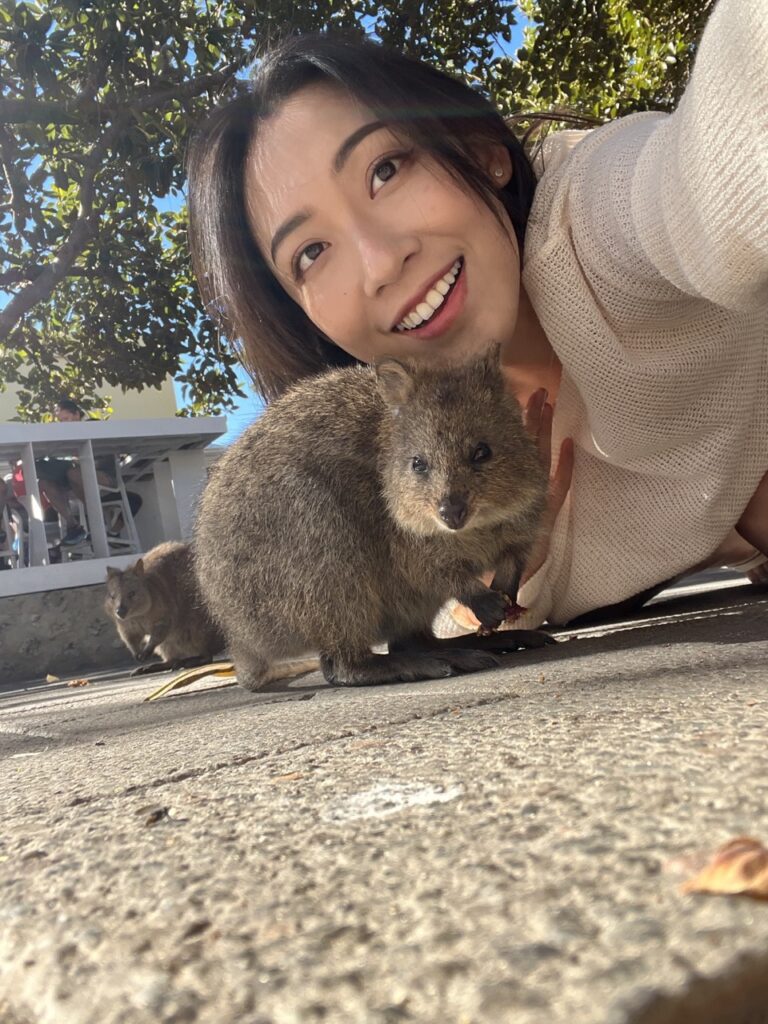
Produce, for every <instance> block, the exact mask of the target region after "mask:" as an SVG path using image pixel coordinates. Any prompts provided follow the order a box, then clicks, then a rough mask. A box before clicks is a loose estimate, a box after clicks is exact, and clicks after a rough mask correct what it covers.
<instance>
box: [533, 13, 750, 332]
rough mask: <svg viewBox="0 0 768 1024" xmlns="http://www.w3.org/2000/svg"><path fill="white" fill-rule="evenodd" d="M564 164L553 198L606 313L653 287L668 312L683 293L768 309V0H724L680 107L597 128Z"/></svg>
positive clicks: (642, 312)
mask: <svg viewBox="0 0 768 1024" xmlns="http://www.w3.org/2000/svg"><path fill="white" fill-rule="evenodd" d="M564 173H566V174H567V197H566V196H565V195H564V190H563V186H564V184H565V181H564V179H563V177H562V176H561V175H557V174H556V175H555V176H554V177H555V180H554V181H553V182H552V186H551V187H552V189H553V194H552V198H553V199H554V204H553V207H554V208H557V207H558V206H560V212H561V215H562V216H564V217H567V219H568V220H569V221H570V230H571V232H572V244H573V246H574V249H575V250H576V253H577V255H578V258H579V260H580V263H581V267H582V271H583V273H584V274H585V276H586V278H587V280H588V281H589V283H590V285H591V287H592V288H593V291H594V294H596V295H599V296H601V297H602V296H606V298H607V302H606V307H607V308H606V312H607V314H608V316H610V315H611V312H612V307H613V306H614V304H616V303H617V304H618V305H617V306H616V312H617V314H618V316H619V318H620V319H623V320H624V321H625V325H626V322H627V319H630V318H631V317H627V314H631V312H632V310H631V309H630V308H629V307H630V306H631V305H633V303H632V300H631V297H632V296H633V295H634V296H635V297H637V296H638V295H643V294H645V296H646V297H647V298H648V299H652V300H653V302H657V303H659V306H658V307H656V308H657V309H658V311H659V314H660V317H667V316H668V315H669V308H668V307H669V305H671V304H674V302H675V299H674V293H676V294H677V296H678V301H679V297H680V293H683V294H685V295H687V296H690V297H692V298H694V299H696V298H701V299H705V300H707V301H708V302H712V303H716V304H717V305H720V306H723V307H725V308H727V309H732V310H741V311H759V310H764V309H766V308H768V0H720V2H719V3H718V4H717V6H716V7H715V9H714V11H713V13H712V15H711V17H710V19H709V22H708V24H707V27H706V29H705V31H704V34H703V36H702V39H701V42H700V45H699V51H698V53H697V57H696V61H695V66H694V69H693V72H692V74H691V78H690V81H689V83H688V85H687V88H686V91H685V94H684V96H683V98H682V99H681V101H680V104H679V106H678V108H677V110H676V111H675V112H674V113H673V114H671V115H664V114H653V113H651V114H638V115H632V116H630V117H625V118H621V119H619V120H618V121H616V122H614V123H612V124H610V125H607V126H605V127H604V128H601V129H597V130H596V131H594V132H590V133H589V135H588V136H587V138H585V140H584V141H583V142H582V143H581V144H580V145H579V146H578V147H577V148H576V149H575V150H574V153H573V155H572V158H571V159H570V160H569V161H568V168H567V171H564ZM557 178H560V182H559V185H560V187H559V188H558V182H557V180H556V179H557ZM545 182H546V177H545V179H544V182H542V184H545ZM545 187H546V186H545ZM555 192H559V193H560V194H559V196H557V197H556V196H555V195H554V193H555ZM558 198H560V199H562V200H563V204H562V205H560V204H558V202H557V199H558ZM550 226H551V225H550ZM665 307H667V308H665ZM634 312H635V313H636V314H637V316H638V317H639V318H640V319H641V320H646V318H647V317H649V316H652V312H651V309H650V308H646V309H643V308H639V307H638V308H635V309H634Z"/></svg>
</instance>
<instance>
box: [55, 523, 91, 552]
mask: <svg viewBox="0 0 768 1024" xmlns="http://www.w3.org/2000/svg"><path fill="white" fill-rule="evenodd" d="M86 536H87V535H86V532H85V527H83V526H71V527H70V528H69V529H68V530H67V532H66V533H65V534H64V536H63V537H62V538H61V546H62V547H64V548H69V547H73V546H74V545H75V544H79V543H80V542H81V541H83V540H85V538H86Z"/></svg>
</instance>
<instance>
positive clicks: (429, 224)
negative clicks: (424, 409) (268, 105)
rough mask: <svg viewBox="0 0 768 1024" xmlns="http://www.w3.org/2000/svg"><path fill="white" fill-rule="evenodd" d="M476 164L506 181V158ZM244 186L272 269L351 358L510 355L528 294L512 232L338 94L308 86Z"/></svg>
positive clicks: (286, 107)
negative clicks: (498, 346)
mask: <svg viewBox="0 0 768 1024" xmlns="http://www.w3.org/2000/svg"><path fill="white" fill-rule="evenodd" d="M481 162H483V166H485V167H486V169H487V172H488V174H489V176H490V177H491V179H492V180H493V181H495V182H498V183H499V184H500V185H501V184H504V183H506V181H508V179H509V175H510V173H511V171H510V164H509V157H508V154H507V153H506V151H505V150H503V149H502V150H501V152H500V153H498V154H497V153H494V154H488V157H487V160H485V161H482V158H481ZM498 170H501V174H500V175H496V176H494V172H495V171H498ZM245 184H246V192H247V197H248V211H247V212H248V218H249V221H250V224H251V228H252V230H253V232H254V235H255V237H256V239H257V241H258V243H259V245H260V247H261V250H262V252H263V253H264V257H265V259H266V260H267V262H268V264H269V265H270V266H272V267H273V270H274V273H275V275H276V277H277V278H278V280H279V281H280V282H281V284H282V285H283V287H284V288H285V290H286V291H287V292H288V294H289V295H291V296H292V298H293V299H295V301H296V302H297V303H298V304H299V305H300V306H301V307H302V308H303V310H304V311H305V312H306V314H307V316H308V317H309V318H310V319H311V320H312V321H313V322H314V323H315V324H316V325H317V326H318V327H319V328H320V330H321V331H323V332H324V333H325V334H326V335H327V336H328V337H329V338H331V339H332V340H333V341H334V342H335V343H336V344H337V345H339V347H340V348H342V349H344V350H345V351H346V352H348V353H349V354H350V355H352V356H355V357H356V358H358V359H361V360H363V361H364V362H367V363H370V362H373V361H374V360H375V359H377V358H380V357H381V356H384V355H392V356H401V357H402V356H411V357H416V358H420V357H425V356H426V357H429V356H430V355H432V354H438V353H439V354H440V355H441V356H449V357H451V356H454V357H457V356H465V355H469V354H470V353H473V352H479V351H482V350H484V349H485V348H487V346H488V345H489V343H490V342H492V341H499V342H501V343H502V345H505V344H507V345H508V344H509V342H510V340H511V338H512V335H513V333H514V328H515V323H516V320H517V310H518V292H519V280H520V259H519V252H518V246H517V241H516V239H515V236H514V232H513V230H512V227H511V225H509V227H508V229H507V228H504V227H502V225H501V224H500V223H499V221H498V220H497V219H496V217H495V216H494V215H493V213H492V212H491V210H489V209H488V207H487V206H486V205H484V204H483V203H482V202H481V201H480V200H479V199H478V198H476V197H475V196H474V195H473V194H471V193H469V192H468V191H465V190H463V189H461V188H459V187H458V186H457V185H456V184H455V183H454V182H453V181H452V180H451V179H450V177H449V176H448V174H447V173H446V172H445V171H444V170H443V169H442V168H441V167H440V166H439V165H438V164H436V163H435V162H434V160H432V159H431V158H430V157H429V156H428V155H426V154H424V153H422V152H420V151H419V150H418V149H414V147H413V145H412V144H411V143H408V142H404V141H403V140H401V139H399V138H398V137H397V135H395V134H394V133H393V131H391V130H390V129H388V128H386V127H385V126H378V127H377V126H376V123H375V118H374V117H373V115H372V114H371V113H370V112H369V111H367V110H366V109H365V108H363V107H361V106H359V105H358V104H357V103H356V102H355V101H354V100H352V99H351V98H349V97H348V96H346V95H344V94H343V93H341V92H340V91H338V90H336V89H334V88H332V87H330V86H327V85H315V86H309V87H307V88H305V89H303V90H302V91H301V92H299V93H296V94H295V95H294V96H293V97H291V98H290V99H288V100H287V101H286V102H285V103H284V104H283V105H282V107H281V108H280V109H279V111H278V112H277V113H276V114H275V115H274V116H273V117H272V118H270V119H269V120H267V121H266V122H264V123H263V124H262V125H261V126H260V129H259V132H258V135H257V138H256V140H255V141H254V144H253V145H252V147H251V152H250V154H249V157H248V162H247V168H246V177H245ZM500 209H501V206H500ZM502 221H503V223H504V224H505V225H506V224H508V218H507V217H506V214H504V213H503V216H502Z"/></svg>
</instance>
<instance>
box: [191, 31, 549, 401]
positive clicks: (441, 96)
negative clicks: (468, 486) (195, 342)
mask: <svg viewBox="0 0 768 1024" xmlns="http://www.w3.org/2000/svg"><path fill="white" fill-rule="evenodd" d="M317 83H326V84H335V85H338V86H339V87H341V88H342V89H344V90H345V91H346V92H347V94H349V95H351V96H353V97H354V98H356V99H357V100H358V101H359V102H360V103H361V104H362V105H363V106H365V107H367V108H368V109H369V110H370V111H371V112H372V114H373V115H374V116H375V117H376V118H377V119H378V120H381V121H384V122H386V123H387V124H389V125H390V126H391V127H392V128H393V129H394V130H395V131H396V132H397V133H398V134H399V135H401V136H403V137H404V138H405V139H407V140H408V141H410V142H413V143H414V145H416V146H417V147H418V148H420V149H421V150H423V151H425V152H427V153H429V154H430V155H431V156H432V158H433V159H434V160H436V161H437V162H438V163H439V164H440V165H441V166H442V167H443V168H444V169H445V170H446V171H447V172H448V173H449V174H450V175H451V176H452V177H453V179H454V180H455V181H456V182H457V183H458V184H459V185H461V186H462V187H464V188H466V189H468V190H470V191H471V192H473V193H474V194H475V195H477V196H478V197H479V198H480V199H481V200H482V201H483V202H484V203H485V204H486V205H487V206H488V207H489V208H490V209H491V210H493V211H494V212H495V209H496V207H495V206H494V200H498V199H500V200H501V202H502V203H503V205H504V208H505V209H506V212H507V214H508V215H509V218H510V221H511V223H512V227H513V229H514V231H515V234H516V236H517V241H518V245H519V246H520V249H521V251H522V246H523V237H524V234H525V226H526V221H527V219H528V212H529V210H530V207H531V202H532V201H533V192H534V188H535V176H534V173H533V171H532V169H531V165H530V163H529V161H528V158H527V157H526V154H525V151H524V149H523V146H522V144H521V143H520V142H519V141H518V140H517V138H516V137H515V136H514V135H513V133H512V132H511V130H510V129H509V128H508V126H507V125H506V124H505V122H504V120H503V119H502V117H501V115H500V114H499V112H498V111H497V110H496V109H495V108H494V106H493V105H492V104H491V103H490V102H489V100H488V99H486V98H485V97H484V96H482V95H481V94H480V93H478V92H476V91H475V90H473V89H471V88H470V87H469V86H467V85H466V84H465V83H464V82H462V81H460V80H458V79H455V78H451V77H450V76H449V75H447V74H444V73H443V72H441V71H438V70H437V69H436V68H434V67H432V66H430V65H429V64H425V63H422V62H420V61H415V60H412V59H410V58H408V57H404V56H403V55H402V54H400V53H397V52H395V51H393V50H388V49H386V48H385V47H383V46H380V45H378V44H376V43H373V42H369V41H360V40H354V41H351V40H347V39H345V38H343V37H338V36H334V35H332V34H329V35H326V34H312V35H303V36H297V37H294V38H292V39H288V40H287V41H285V42H284V43H282V44H281V45H279V46H278V47H277V48H275V49H274V50H272V51H271V52H270V53H269V54H268V55H267V56H266V57H265V58H264V59H263V60H262V61H261V62H260V63H259V65H258V67H257V69H256V71H255V72H254V74H253V77H252V79H251V83H250V86H249V88H248V89H247V91H246V92H244V93H243V94H242V95H240V96H238V97H236V98H235V99H233V100H230V101H229V102H228V103H227V104H226V105H224V106H222V107H220V108H219V109H217V110H215V111H213V113H212V114H211V115H210V116H209V118H208V119H207V121H206V122H205V123H204V125H203V126H202V128H201V130H200V131H199V132H198V134H197V135H196V137H195V139H194V141H193V143H192V146H191V149H190V152H189V157H188V170H189V217H190V242H191V248H192V259H193V263H194V268H195V273H196V275H197V280H198V283H199V286H200V288H201V291H202V295H203V301H204V302H205V305H206V308H207V310H208V313H209V314H210V315H211V316H212V317H213V318H214V319H215V320H217V321H218V323H219V324H220V326H221V327H222V329H223V331H224V333H225V334H226V335H227V336H228V338H229V340H230V342H231V343H232V344H233V345H234V346H235V349H236V351H237V352H238V355H239V357H240V359H241V361H242V362H243V364H244V366H245V367H246V369H247V370H248V372H249V373H250V375H251V377H252V378H253V381H254V384H255V386H256V388H257V390H258V391H259V392H260V393H261V394H262V395H263V396H264V397H265V398H266V399H267V400H270V399H272V398H275V397H277V396H278V395H280V394H281V393H282V392H283V391H284V390H285V388H286V387H288V386H289V385H290V384H292V383H294V382H295V381H296V380H298V379H300V378H301V377H306V376H309V375H311V374H314V373H318V372H320V371H322V370H325V369H328V368H329V367H332V366H344V365H348V364H350V363H353V362H355V360H354V358H353V357H352V356H350V355H348V354H347V353H346V352H344V351H343V350H342V349H340V348H339V347H338V346H337V345H335V344H334V343H333V342H332V341H331V340H330V339H329V338H327V337H326V336H325V335H324V334H323V333H322V332H321V331H319V330H318V328H317V327H315V325H314V324H313V323H312V322H311V320H310V319H309V318H308V317H307V316H306V314H305V313H304V311H303V310H302V309H301V307H300V306H299V305H298V304H297V303H296V302H294V300H293V299H291V298H290V297H289V295H288V294H287V293H286V292H285V291H284V290H283V288H282V286H281V285H280V283H279V282H278V280H277V278H276V277H275V276H274V274H273V273H272V271H271V269H270V267H269V264H268V263H267V261H266V260H265V259H264V257H263V255H262V253H261V252H260V250H259V248H258V246H257V244H256V242H255V240H254V238H253V236H252V234H251V231H250V229H249V227H248V221H247V217H246V202H245V187H244V177H245V160H246V156H247V154H248V152H249V149H250V146H251V143H252V140H253V138H254V136H255V134H256V132H257V131H258V128H259V124H260V122H261V121H263V120H264V119H265V118H268V117H269V116H270V115H271V114H273V113H275V111H276V110H277V109H278V108H279V107H280V105H281V104H282V103H283V102H284V101H285V100H286V99H288V98H289V97H290V96H292V95H293V94H294V93H296V92H298V91H299V90H300V89H303V88H305V87H306V86H308V85H313V84H317ZM489 145H491V146H494V145H495V146H498V145H501V146H504V147H505V148H506V149H507V151H508V152H509V154H510V157H511V160H512V177H511V178H510V181H509V183H508V184H507V185H506V186H505V187H504V188H502V189H499V188H498V187H496V186H494V185H493V184H492V182H491V181H490V180H489V178H488V175H487V173H486V172H485V171H484V170H483V169H482V167H481V166H480V165H479V163H478V157H477V156H476V155H475V154H476V152H478V151H479V150H480V149H482V148H483V147H488V146H489Z"/></svg>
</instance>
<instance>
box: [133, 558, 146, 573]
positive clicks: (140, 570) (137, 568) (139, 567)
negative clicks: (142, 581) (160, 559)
mask: <svg viewBox="0 0 768 1024" xmlns="http://www.w3.org/2000/svg"><path fill="white" fill-rule="evenodd" d="M131 568H132V569H133V571H134V572H135V573H136V575H137V576H143V575H144V559H143V558H140V559H139V560H138V562H137V563H136V565H132V566H131Z"/></svg>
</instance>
